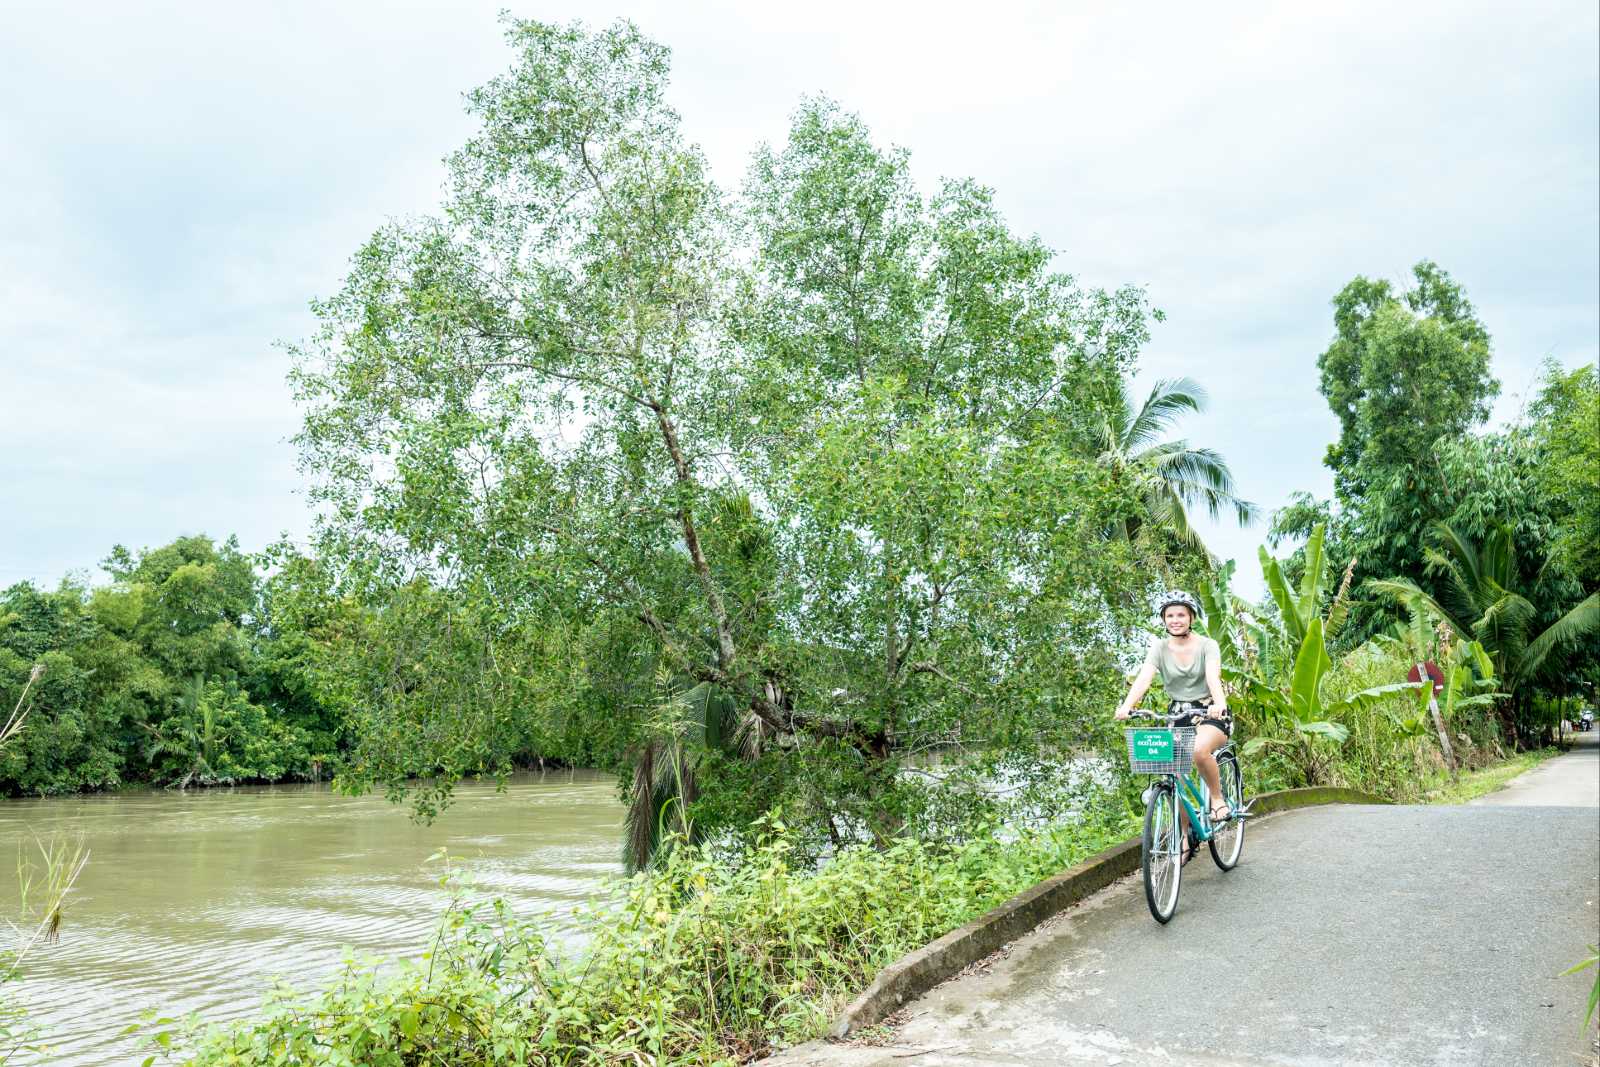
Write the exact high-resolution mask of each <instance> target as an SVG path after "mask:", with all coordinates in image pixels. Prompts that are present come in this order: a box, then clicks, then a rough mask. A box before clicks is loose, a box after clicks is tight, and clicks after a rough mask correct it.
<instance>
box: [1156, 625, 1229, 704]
mask: <svg viewBox="0 0 1600 1067" xmlns="http://www.w3.org/2000/svg"><path fill="white" fill-rule="evenodd" d="M1196 636H1197V637H1198V636H1199V635H1196ZM1210 656H1216V657H1218V658H1221V656H1222V650H1221V649H1219V648H1217V643H1216V642H1215V641H1213V640H1212V639H1211V638H1209V637H1201V638H1200V639H1199V640H1198V641H1196V642H1195V653H1194V662H1193V663H1191V664H1189V665H1188V666H1187V667H1186V666H1184V665H1183V664H1182V663H1180V662H1179V661H1178V657H1177V656H1175V655H1173V652H1172V649H1170V648H1168V647H1167V639H1166V638H1165V637H1156V638H1152V639H1151V641H1150V652H1149V654H1148V655H1146V656H1145V658H1144V662H1145V665H1146V666H1148V667H1154V668H1155V669H1156V673H1157V674H1159V675H1160V676H1161V687H1162V688H1163V689H1165V690H1166V691H1167V696H1168V697H1170V698H1171V699H1173V700H1205V699H1206V698H1208V697H1209V696H1211V690H1210V689H1209V688H1207V686H1206V661H1207V658H1208V657H1210Z"/></svg>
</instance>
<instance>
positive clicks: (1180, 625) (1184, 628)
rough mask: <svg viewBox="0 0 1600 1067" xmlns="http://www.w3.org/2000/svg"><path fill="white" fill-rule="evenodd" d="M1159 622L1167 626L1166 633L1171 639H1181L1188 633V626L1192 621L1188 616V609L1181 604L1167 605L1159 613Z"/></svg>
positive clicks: (1191, 617)
mask: <svg viewBox="0 0 1600 1067" xmlns="http://www.w3.org/2000/svg"><path fill="white" fill-rule="evenodd" d="M1161 621H1162V622H1164V623H1166V625H1167V633H1169V634H1171V635H1172V636H1173V637H1182V636H1183V635H1184V634H1186V633H1188V632H1189V624H1190V623H1191V622H1193V621H1194V618H1193V616H1191V615H1190V614H1189V609H1188V608H1186V607H1184V606H1183V605H1182V604H1168V605H1167V606H1166V609H1165V610H1163V611H1162V612H1161Z"/></svg>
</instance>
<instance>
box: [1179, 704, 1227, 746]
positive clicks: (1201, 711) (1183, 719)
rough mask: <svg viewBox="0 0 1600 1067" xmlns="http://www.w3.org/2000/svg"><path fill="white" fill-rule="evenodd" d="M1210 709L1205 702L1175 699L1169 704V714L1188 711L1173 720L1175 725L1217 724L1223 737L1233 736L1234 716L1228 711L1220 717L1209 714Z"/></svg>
mask: <svg viewBox="0 0 1600 1067" xmlns="http://www.w3.org/2000/svg"><path fill="white" fill-rule="evenodd" d="M1210 710H1211V709H1210V708H1209V707H1208V706H1207V705H1204V704H1197V703H1189V702H1185V701H1178V700H1174V701H1173V702H1172V703H1171V704H1170V705H1168V706H1167V713H1168V714H1176V713H1178V712H1185V713H1186V714H1182V715H1178V717H1177V718H1176V719H1173V720H1172V725H1174V726H1215V727H1216V728H1217V729H1219V730H1221V731H1222V736H1223V737H1227V738H1231V737H1233V716H1232V715H1229V714H1228V713H1227V712H1223V713H1222V717H1221V718H1218V717H1217V716H1215V715H1211V714H1208V713H1209V711H1210Z"/></svg>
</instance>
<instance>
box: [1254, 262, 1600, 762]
mask: <svg viewBox="0 0 1600 1067" xmlns="http://www.w3.org/2000/svg"><path fill="white" fill-rule="evenodd" d="M1413 273H1414V276H1415V281H1416V285H1415V287H1414V288H1413V289H1411V290H1410V291H1408V292H1406V293H1403V294H1399V295H1396V294H1395V293H1393V292H1392V291H1391V289H1390V287H1389V286H1388V285H1387V284H1386V283H1383V282H1373V281H1370V280H1368V279H1365V278H1357V279H1355V280H1354V281H1352V282H1351V283H1350V284H1349V285H1348V286H1346V287H1345V289H1344V290H1343V291H1342V292H1340V294H1339V295H1338V297H1336V298H1335V300H1334V323H1335V327H1336V337H1335V340H1334V342H1333V343H1332V344H1331V345H1330V346H1329V348H1328V350H1327V351H1326V352H1324V353H1323V354H1322V356H1321V358H1320V359H1319V362H1318V365H1319V367H1320V368H1321V370H1322V389H1323V394H1324V395H1325V396H1326V397H1327V398H1328V402H1329V406H1330V407H1331V408H1332V409H1333V411H1334V413H1335V414H1336V415H1337V416H1338V417H1339V419H1340V425H1341V437H1340V440H1339V442H1338V443H1337V444H1335V445H1333V446H1332V447H1330V449H1329V451H1328V456H1327V463H1328V465H1329V466H1330V467H1332V468H1333V469H1334V472H1335V499H1334V500H1333V501H1317V500H1313V499H1312V498H1310V497H1309V496H1307V495H1304V494H1302V495H1300V496H1299V497H1298V498H1297V499H1296V500H1295V501H1293V502H1292V503H1291V505H1290V506H1289V507H1287V508H1285V509H1283V510H1282V511H1280V512H1279V513H1277V515H1276V516H1274V521H1273V528H1272V537H1273V539H1274V540H1275V541H1278V540H1283V539H1286V538H1296V539H1298V538H1302V537H1305V536H1307V535H1308V534H1309V533H1310V531H1311V530H1312V528H1313V527H1314V526H1316V525H1318V524H1323V525H1325V526H1326V528H1327V531H1328V533H1327V544H1326V550H1327V552H1328V553H1329V554H1330V555H1331V556H1332V558H1333V559H1334V560H1335V562H1336V564H1344V563H1349V562H1352V561H1353V564H1354V566H1355V576H1356V579H1357V580H1356V584H1355V589H1354V592H1353V595H1352V598H1351V604H1350V621H1349V624H1348V625H1347V626H1346V627H1345V628H1344V631H1343V634H1342V636H1341V638H1340V639H1339V642H1338V647H1339V648H1340V649H1342V650H1345V651H1348V650H1352V649H1354V648H1356V647H1357V646H1359V645H1360V644H1361V643H1362V642H1364V641H1367V640H1369V639H1371V638H1374V637H1378V636H1381V635H1384V634H1386V633H1388V632H1389V631H1390V629H1391V627H1393V626H1394V625H1396V624H1403V622H1404V618H1405V616H1404V612H1403V605H1404V603H1405V602H1406V601H1407V599H1408V598H1411V597H1413V596H1421V597H1423V598H1425V599H1427V600H1428V601H1429V602H1431V603H1432V605H1433V608H1434V609H1435V610H1434V614H1436V615H1440V617H1441V621H1446V622H1447V623H1448V624H1449V625H1450V626H1451V627H1453V628H1455V629H1456V632H1457V634H1458V635H1459V636H1461V637H1463V638H1466V639H1473V638H1479V639H1482V640H1483V642H1484V643H1485V645H1487V646H1489V647H1490V648H1491V650H1492V652H1493V654H1494V656H1495V657H1496V661H1497V663H1499V665H1500V667H1501V669H1502V672H1503V676H1502V683H1503V684H1504V685H1505V687H1506V690H1507V692H1508V697H1507V698H1506V699H1505V701H1503V703H1502V705H1501V711H1502V715H1501V716H1500V733H1501V734H1502V735H1503V736H1504V738H1505V739H1506V740H1507V741H1511V742H1533V741H1536V740H1538V739H1540V738H1541V737H1548V736H1549V735H1550V731H1551V730H1552V728H1553V726H1554V725H1555V716H1554V715H1553V714H1547V713H1545V712H1544V711H1542V710H1540V709H1547V708H1549V707H1551V706H1552V701H1554V700H1557V699H1559V698H1562V697H1565V696H1567V695H1568V694H1571V693H1574V692H1592V690H1590V689H1589V687H1590V686H1592V684H1593V683H1594V682H1595V681H1596V680H1600V655H1597V654H1596V651H1595V649H1594V646H1593V643H1592V642H1588V643H1578V642H1577V641H1576V638H1577V637H1578V636H1580V634H1581V632H1583V631H1582V628H1581V627H1580V626H1577V624H1579V623H1581V622H1582V621H1583V620H1584V619H1586V618H1588V617H1589V616H1590V615H1592V609H1591V608H1590V607H1587V605H1591V604H1592V603H1593V601H1592V599H1591V598H1592V597H1593V596H1594V594H1595V593H1596V591H1597V590H1600V571H1597V568H1596V564H1595V557H1594V554H1593V551H1592V545H1593V544H1594V541H1593V539H1592V537H1589V536H1588V531H1591V530H1593V529H1594V528H1595V526H1594V524H1595V523H1596V522H1600V513H1597V511H1596V504H1595V500H1596V495H1595V493H1594V492H1593V489H1594V487H1595V485H1596V482H1595V479H1596V477H1597V475H1596V473H1595V471H1596V470H1597V469H1600V435H1597V432H1596V425H1597V418H1600V389H1597V387H1596V379H1595V373H1594V370H1593V368H1582V369H1580V370H1577V371H1573V372H1563V371H1561V370H1560V369H1559V368H1558V367H1556V366H1555V365H1554V364H1551V365H1549V366H1548V367H1547V369H1546V372H1545V376H1544V381H1543V382H1542V384H1541V389H1540V392H1539V395H1538V397H1537V398H1536V400H1535V402H1534V403H1533V404H1532V405H1531V406H1530V407H1529V409H1528V410H1527V411H1525V412H1524V414H1523V415H1522V417H1521V418H1520V419H1519V420H1518V421H1517V422H1516V423H1514V424H1512V425H1511V426H1509V427H1507V428H1506V429H1504V430H1500V431H1486V430H1484V429H1482V428H1481V423H1482V421H1483V419H1484V417H1485V416H1486V414H1487V411H1488V408H1487V404H1488V401H1489V400H1490V399H1491V398H1492V397H1493V396H1494V395H1495V394H1496V393H1497V392H1498V385H1497V384H1496V383H1495V382H1494V380H1493V379H1492V378H1491V377H1490V376H1489V373H1488V353H1489V336H1488V333H1487V331H1486V329H1485V328H1484V327H1483V324H1482V323H1481V322H1480V321H1479V320H1478V319H1477V318H1476V317H1475V313H1474V312H1473V309H1472V305H1471V303H1470V302H1468V300H1467V299H1466V296H1465V294H1464V293H1463V291H1462V289H1461V287H1460V286H1459V285H1457V284H1456V283H1455V282H1454V281H1452V280H1451V279H1450V277H1449V276H1448V275H1447V274H1446V273H1445V272H1444V271H1442V270H1440V269H1439V268H1438V267H1437V266H1436V265H1434V264H1432V263H1427V262H1424V263H1421V264H1418V265H1417V267H1416V268H1415V270H1414V272H1413ZM1480 559H1481V560H1482V561H1483V562H1484V566H1483V567H1479V566H1478V562H1479V561H1480ZM1491 561H1493V566H1490V565H1489V564H1490V562H1491ZM1304 564H1305V559H1304V552H1303V550H1302V551H1301V552H1297V553H1296V555H1295V556H1294V557H1293V558H1292V559H1291V561H1290V562H1289V564H1288V565H1287V566H1286V568H1285V569H1286V572H1287V573H1288V574H1290V575H1291V576H1292V575H1295V574H1298V573H1299V571H1300V569H1301V568H1302V567H1303V566H1304ZM1466 571H1472V572H1473V573H1472V574H1467V573H1466ZM1485 582H1487V583H1491V584H1492V586H1493V588H1491V587H1490V585H1485V584H1484V583H1485ZM1395 583H1399V584H1398V585H1397V584H1395ZM1468 587H1471V590H1472V591H1471V592H1470V593H1468V592H1467V589H1468ZM1407 590H1409V593H1407V595H1406V596H1397V593H1400V592H1405V591H1407ZM1468 600H1470V601H1472V602H1473V605H1475V606H1470V605H1468V604H1467V603H1466V601H1468ZM1496 603H1499V604H1501V605H1502V608H1507V609H1510V610H1511V611H1512V614H1513V616H1514V618H1512V619H1510V620H1507V621H1508V622H1509V623H1510V626H1509V628H1507V627H1506V626H1501V625H1500V623H1499V622H1498V621H1497V620H1498V618H1499V610H1500V609H1497V610H1496V611H1495V612H1494V613H1493V614H1491V615H1490V616H1489V617H1488V619H1487V620H1485V619H1484V612H1485V611H1487V610H1488V609H1489V607H1490V606H1491V605H1494V604H1496ZM1445 608H1449V609H1450V610H1449V611H1448V612H1446V611H1444V609H1445ZM1574 612H1576V614H1574ZM1441 613H1442V614H1441ZM1480 631H1484V632H1480ZM1489 631H1493V632H1489ZM1545 633H1548V634H1550V635H1551V638H1552V642H1553V643H1554V644H1556V645H1559V646H1560V647H1558V648H1553V649H1544V648H1543V646H1540V645H1538V644H1535V643H1534V642H1536V639H1537V638H1538V636H1539V635H1540V634H1545ZM1524 646H1530V647H1533V648H1534V649H1535V651H1537V652H1540V653H1541V654H1540V655H1539V656H1538V657H1537V661H1536V662H1535V661H1528V662H1526V663H1524V662H1522V661H1521V660H1520V653H1519V652H1518V650H1520V649H1521V648H1522V647H1524ZM1550 651H1554V652H1555V653H1556V654H1555V655H1553V656H1546V655H1545V654H1544V653H1545V652H1550ZM1502 653H1504V654H1502ZM1507 655H1511V656H1512V660H1508V659H1507ZM1513 660H1515V662H1513ZM1535 668H1537V669H1535Z"/></svg>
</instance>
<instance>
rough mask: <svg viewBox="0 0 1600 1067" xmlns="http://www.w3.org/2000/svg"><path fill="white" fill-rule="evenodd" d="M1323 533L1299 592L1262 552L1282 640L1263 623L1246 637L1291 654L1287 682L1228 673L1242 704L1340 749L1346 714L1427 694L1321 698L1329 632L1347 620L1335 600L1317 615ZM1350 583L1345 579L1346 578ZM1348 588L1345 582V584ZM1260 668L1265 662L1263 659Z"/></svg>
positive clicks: (1257, 742) (1315, 533)
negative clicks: (1386, 701)
mask: <svg viewBox="0 0 1600 1067" xmlns="http://www.w3.org/2000/svg"><path fill="white" fill-rule="evenodd" d="M1323 536H1324V527H1323V526H1321V525H1320V524H1319V525H1318V526H1317V527H1316V528H1315V529H1314V530H1312V532H1311V537H1310V539H1309V540H1308V541H1307V542H1306V571H1305V574H1304V575H1303V576H1302V578H1301V581H1300V589H1299V591H1298V592H1295V591H1293V590H1291V589H1290V587H1289V583H1288V581H1287V580H1286V579H1285V577H1284V574H1283V566H1282V564H1281V563H1279V561H1278V560H1276V559H1273V558H1272V557H1271V556H1270V555H1268V554H1267V550H1266V549H1265V548H1263V549H1262V550H1261V570H1262V572H1263V573H1264V574H1265V575H1266V579H1267V588H1268V590H1269V591H1270V592H1271V594H1272V598H1273V600H1274V602H1275V603H1276V604H1277V607H1278V613H1279V617H1280V618H1281V619H1282V627H1281V634H1278V635H1274V634H1272V633H1271V631H1270V630H1269V629H1268V628H1267V627H1266V626H1265V625H1264V624H1261V623H1255V624H1253V625H1251V626H1248V627H1247V630H1248V632H1250V634H1251V636H1252V637H1253V638H1255V639H1256V641H1257V642H1258V647H1260V648H1262V649H1265V648H1266V647H1267V646H1268V644H1269V643H1270V642H1272V641H1274V640H1280V641H1282V642H1283V644H1284V645H1285V651H1287V650H1288V649H1292V650H1293V657H1292V661H1293V669H1292V671H1291V672H1290V673H1289V675H1288V677H1287V679H1284V680H1276V679H1269V678H1264V677H1262V676H1261V675H1260V674H1258V673H1255V672H1251V671H1237V670H1236V671H1232V672H1228V674H1229V681H1231V682H1232V683H1233V684H1234V685H1235V687H1236V689H1237V690H1238V693H1239V697H1240V698H1241V700H1240V702H1241V703H1243V704H1245V705H1247V706H1250V707H1252V708H1253V709H1255V710H1256V711H1257V712H1258V713H1259V714H1261V715H1262V716H1263V717H1264V718H1268V719H1272V720H1276V721H1279V722H1283V723H1286V724H1288V725H1290V726H1292V727H1293V729H1294V732H1295V734H1296V735H1300V736H1307V737H1324V738H1327V739H1328V740H1329V741H1331V742H1333V743H1334V744H1343V743H1344V741H1345V740H1346V739H1347V738H1348V737H1349V736H1350V729H1349V727H1347V726H1345V725H1344V724H1343V723H1341V722H1339V721H1338V720H1339V719H1340V718H1343V717H1344V716H1345V715H1347V714H1348V713H1350V712H1352V711H1355V710H1358V709H1361V708H1364V707H1367V706H1368V705H1370V704H1372V703H1374V702H1376V701H1379V700H1382V699H1384V698H1385V697H1387V696H1390V695H1391V694H1394V693H1403V692H1409V691H1414V690H1417V689H1420V688H1426V687H1425V686H1423V685H1421V684H1420V683H1417V682H1395V683H1392V684H1389V685H1379V686H1373V687H1372V688H1370V689H1363V690H1361V691H1360V692H1358V693H1352V694H1350V695H1349V696H1346V697H1343V698H1342V699H1339V700H1333V701H1330V700H1328V699H1326V697H1325V696H1324V694H1323V691H1322V690H1323V683H1324V682H1325V681H1326V679H1327V676H1328V672H1329V670H1330V669H1331V668H1332V667H1333V661H1332V660H1331V659H1330V658H1329V656H1328V645H1327V638H1328V636H1329V631H1330V630H1337V629H1338V627H1339V625H1340V624H1341V623H1342V622H1343V621H1344V617H1345V599H1344V595H1343V592H1344V591H1343V590H1341V595H1339V596H1338V597H1335V598H1334V602H1333V604H1332V605H1330V607H1329V609H1328V613H1327V615H1326V616H1324V615H1323V614H1322V612H1321V609H1322V600H1323V598H1324V595H1325V593H1326V591H1327V584H1326V578H1327V575H1326V568H1327V561H1326V559H1325V558H1324V556H1323V550H1322V545H1323ZM1347 579H1348V575H1347ZM1346 588H1348V581H1347V582H1346ZM1261 660H1262V662H1268V658H1267V656H1266V655H1262V656H1261ZM1284 740H1285V739H1282V738H1269V737H1258V738H1255V739H1253V740H1251V741H1250V742H1249V743H1247V744H1246V745H1245V746H1244V751H1245V753H1246V754H1249V753H1251V752H1254V751H1259V750H1260V749H1261V748H1263V747H1266V746H1268V745H1272V744H1281V743H1284Z"/></svg>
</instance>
